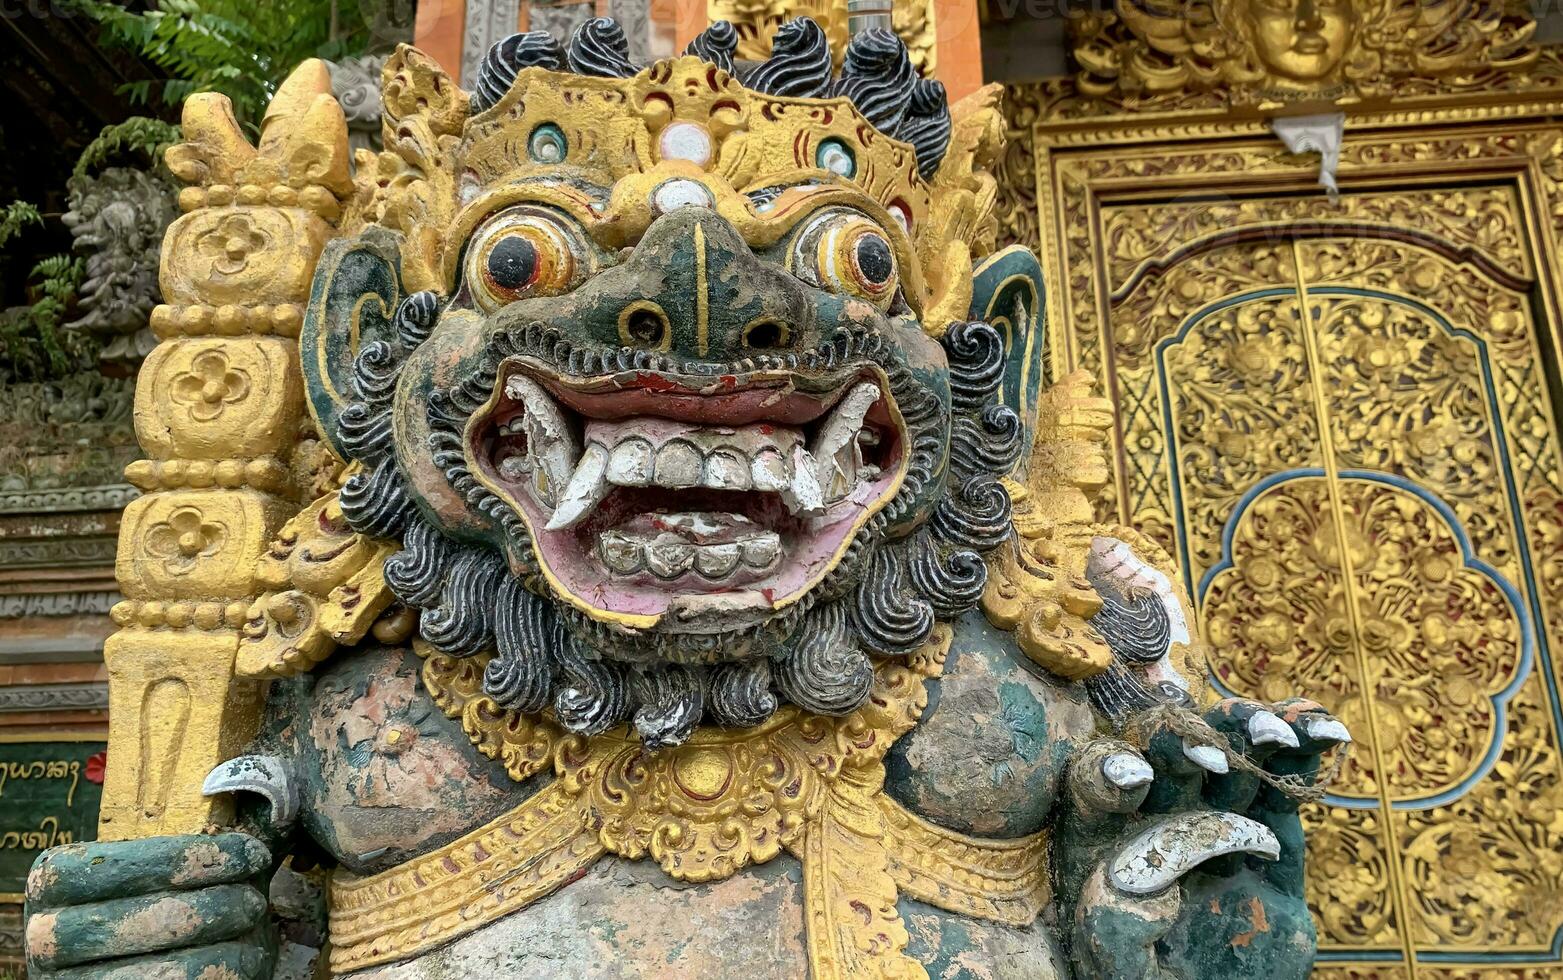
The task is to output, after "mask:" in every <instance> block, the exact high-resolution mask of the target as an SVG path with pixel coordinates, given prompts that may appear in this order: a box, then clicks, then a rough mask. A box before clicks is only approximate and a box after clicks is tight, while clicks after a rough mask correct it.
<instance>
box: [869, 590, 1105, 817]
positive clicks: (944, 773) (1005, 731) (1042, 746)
mask: <svg viewBox="0 0 1563 980" xmlns="http://www.w3.org/2000/svg"><path fill="white" fill-rule="evenodd" d="M1093 727H1094V721H1093V716H1092V711H1091V705H1090V701H1089V699H1088V698H1087V696H1086V693H1085V689H1084V687H1083V686H1082V685H1080V684H1078V683H1071V682H1068V681H1065V680H1062V679H1060V678H1057V677H1054V676H1052V675H1050V674H1048V673H1047V672H1046V671H1045V670H1042V669H1041V668H1039V667H1038V666H1037V665H1036V664H1034V663H1032V662H1031V661H1030V660H1029V659H1028V658H1027V657H1026V656H1024V655H1023V654H1022V653H1021V652H1020V650H1019V649H1018V648H1017V647H1016V645H1015V640H1014V638H1013V636H1012V635H1011V634H1010V633H1008V632H1006V631H1004V630H1000V629H997V628H995V627H994V626H993V625H991V624H990V623H989V622H988V620H987V619H986V618H985V617H984V616H983V615H982V613H980V612H974V613H971V614H968V615H967V616H964V617H962V618H961V619H959V620H958V621H956V623H955V624H954V638H953V640H952V642H951V644H950V651H949V654H948V655H947V657H946V659H945V665H944V670H943V672H942V674H941V675H940V676H939V677H938V678H936V679H933V680H930V681H929V682H928V706H927V708H926V709H924V712H923V717H922V720H921V721H920V722H919V724H918V725H917V727H916V728H914V729H913V730H912V731H911V732H909V733H907V734H906V735H905V736H904V737H902V738H901V740H900V741H899V742H897V743H896V745H895V746H894V747H893V748H892V749H891V750H890V753H889V755H888V756H887V757H886V759H885V763H886V780H885V788H886V791H887V792H889V793H890V794H891V795H892V796H894V797H895V798H896V799H897V800H899V801H900V802H901V803H902V804H903V805H904V806H906V807H907V808H908V809H910V810H912V811H913V812H916V813H918V814H921V815H922V816H924V817H927V818H928V819H929V820H932V821H933V822H935V823H937V824H940V825H941V826H944V827H947V828H949V829H951V830H956V831H960V832H962V833H966V834H971V835H973V836H977V837H997V838H1008V837H1019V836H1023V835H1026V834H1030V833H1034V832H1036V831H1038V830H1040V829H1041V828H1042V827H1043V826H1044V825H1045V824H1046V822H1047V818H1048V814H1049V811H1051V809H1052V807H1053V804H1054V801H1055V800H1056V798H1057V794H1058V791H1059V786H1060V780H1061V777H1062V775H1063V772H1064V769H1065V767H1066V766H1067V764H1068V760H1069V755H1070V753H1071V752H1072V751H1073V749H1074V746H1075V745H1076V744H1078V742H1079V740H1080V739H1082V738H1083V737H1085V736H1088V735H1090V733H1091V731H1092V729H1093Z"/></svg>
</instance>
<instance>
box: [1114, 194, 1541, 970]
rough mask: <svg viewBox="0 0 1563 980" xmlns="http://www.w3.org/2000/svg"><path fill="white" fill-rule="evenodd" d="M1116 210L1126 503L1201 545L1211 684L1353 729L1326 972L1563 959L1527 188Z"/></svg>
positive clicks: (1317, 866) (1188, 565)
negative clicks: (1321, 711)
mask: <svg viewBox="0 0 1563 980" xmlns="http://www.w3.org/2000/svg"><path fill="white" fill-rule="evenodd" d="M1100 214H1101V222H1102V223H1101V231H1100V239H1099V241H1100V244H1101V252H1100V253H1099V254H1100V255H1101V256H1102V258H1101V260H1100V268H1102V269H1103V271H1104V272H1105V275H1104V277H1103V278H1104V279H1105V282H1104V283H1103V286H1104V292H1105V294H1106V295H1105V296H1104V297H1103V299H1104V300H1105V302H1104V304H1103V306H1105V309H1106V311H1107V320H1108V323H1107V326H1108V330H1107V331H1104V335H1105V338H1108V339H1107V340H1106V349H1105V351H1104V353H1105V354H1106V356H1105V357H1104V358H1103V360H1104V361H1105V362H1106V363H1105V364H1104V367H1105V368H1106V371H1107V374H1108V376H1109V378H1110V381H1111V384H1112V387H1113V389H1114V396H1115V398H1116V399H1117V402H1118V404H1119V408H1120V432H1119V439H1120V444H1119V451H1120V457H1119V459H1120V466H1119V483H1118V486H1117V493H1116V495H1117V498H1118V500H1117V506H1118V508H1119V510H1120V513H1121V514H1122V515H1123V516H1125V517H1127V518H1128V519H1129V520H1130V521H1132V522H1134V523H1135V524H1137V525H1139V526H1140V527H1142V528H1145V529H1146V530H1147V531H1148V532H1150V533H1152V534H1154V535H1155V536H1156V537H1157V538H1158V539H1159V540H1160V541H1161V542H1162V543H1163V544H1164V545H1165V546H1166V547H1167V549H1168V551H1169V553H1170V554H1172V555H1173V556H1174V557H1175V559H1176V560H1177V561H1178V562H1179V563H1180V564H1181V566H1182V568H1183V571H1184V575H1185V578H1186V581H1187V582H1188V583H1189V584H1190V587H1191V589H1192V591H1193V594H1194V599H1195V602H1196V604H1197V605H1198V606H1199V608H1200V611H1201V619H1202V623H1203V627H1204V630H1205V632H1206V636H1207V639H1208V641H1209V646H1210V650H1211V654H1212V664H1211V666H1212V669H1213V671H1214V673H1215V676H1216V679H1217V683H1218V684H1219V685H1220V686H1222V687H1224V688H1225V689H1226V690H1227V691H1228V692H1230V693H1233V694H1241V695H1245V696H1252V697H1259V698H1263V699H1266V700H1271V699H1275V698H1279V697H1284V696H1287V695H1288V694H1290V693H1292V692H1295V691H1306V692H1308V693H1310V694H1311V695H1313V696H1316V697H1318V698H1319V699H1320V700H1321V701H1323V702H1325V703H1326V705H1327V706H1328V707H1329V708H1330V709H1331V710H1332V711H1334V712H1336V713H1337V714H1339V715H1340V716H1341V717H1342V718H1343V719H1345V720H1346V721H1347V722H1348V724H1350V726H1351V728H1352V731H1353V732H1354V734H1355V735H1356V737H1357V743H1356V745H1355V747H1354V752H1353V754H1352V757H1351V761H1350V764H1349V765H1348V767H1347V768H1346V770H1345V772H1344V773H1343V775H1342V777H1341V779H1340V780H1339V781H1338V782H1337V783H1336V784H1335V785H1334V786H1333V787H1332V788H1331V797H1330V799H1329V805H1328V806H1326V807H1316V808H1311V812H1310V816H1309V818H1308V819H1309V823H1310V824H1311V826H1310V828H1309V830H1310V834H1311V836H1310V845H1309V850H1310V858H1309V875H1310V878H1309V889H1310V898H1312V899H1313V904H1314V907H1315V910H1316V912H1319V911H1322V915H1321V917H1320V919H1319V927H1320V940H1321V953H1322V956H1321V959H1322V961H1323V962H1322V964H1321V971H1320V972H1321V975H1329V976H1341V977H1345V976H1356V977H1432V976H1445V977H1453V976H1467V975H1471V974H1470V973H1469V972H1468V969H1469V968H1470V967H1474V966H1476V964H1478V963H1481V964H1487V963H1492V964H1494V965H1498V964H1502V963H1505V962H1526V961H1529V962H1532V963H1535V962H1540V961H1547V960H1549V959H1550V960H1553V961H1555V960H1556V958H1557V954H1558V950H1557V949H1556V944H1557V942H1558V938H1559V937H1560V936H1563V931H1560V927H1563V761H1560V756H1559V751H1558V745H1559V739H1558V733H1559V731H1560V729H1563V718H1560V713H1559V699H1558V691H1557V674H1556V672H1555V671H1554V670H1553V667H1552V662H1551V661H1552V652H1551V648H1550V646H1549V643H1548V639H1549V634H1550V635H1551V637H1553V638H1556V637H1558V636H1559V628H1558V620H1557V619H1556V618H1555V617H1556V616H1557V613H1556V612H1555V611H1552V610H1550V609H1549V608H1547V606H1548V603H1549V602H1554V601H1556V598H1557V597H1558V594H1559V592H1560V588H1563V503H1560V501H1563V495H1560V487H1559V463H1558V458H1557V422H1556V418H1557V416H1556V414H1555V411H1554V406H1553V403H1552V399H1553V398H1554V397H1555V396H1556V390H1557V389H1556V378H1555V375H1554V376H1552V377H1550V378H1549V375H1548V370H1549V369H1547V368H1545V367H1544V365H1546V364H1548V363H1549V362H1550V363H1554V364H1555V360H1554V359H1552V356H1551V354H1550V352H1549V351H1548V350H1547V349H1546V348H1547V346H1548V345H1547V342H1546V340H1545V338H1546V337H1547V336H1548V334H1547V333H1546V331H1545V325H1546V316H1547V314H1546V312H1545V304H1544V302H1543V300H1542V299H1541V298H1540V297H1541V296H1542V291H1541V290H1540V289H1539V288H1538V287H1537V285H1536V281H1537V273H1536V265H1537V260H1536V259H1535V257H1534V256H1533V255H1531V254H1530V252H1529V251H1528V250H1527V246H1526V244H1525V241H1526V239H1525V234H1526V232H1525V227H1524V222H1523V219H1522V212H1521V206H1520V201H1519V197H1518V195H1516V194H1515V192H1514V190H1513V188H1512V187H1511V186H1502V185H1495V186H1486V187H1483V186H1471V187H1456V188H1448V187H1445V188H1436V189H1433V188H1429V189H1421V190H1410V191H1376V192H1363V193H1358V194H1348V195H1346V196H1345V197H1344V198H1343V199H1342V202H1341V205H1340V207H1339V208H1338V209H1331V208H1327V207H1326V206H1323V202H1321V201H1319V199H1318V198H1317V197H1312V198H1301V197H1299V198H1291V197H1282V196H1275V197H1269V198H1253V199H1248V200H1241V201H1233V200H1217V201H1212V200H1208V199H1205V200H1196V199H1183V200H1168V201H1162V202H1146V201H1135V202H1132V203H1125V204H1123V205H1121V206H1120V205H1114V204H1104V206H1103V207H1102V208H1101V211H1100ZM1321 216H1322V217H1323V218H1324V220H1319V219H1320V217H1321ZM1538 327H1540V328H1541V329H1538ZM1326 896H1328V897H1327V898H1326ZM1446 964H1448V965H1446ZM1453 964H1463V965H1462V966H1460V967H1455V966H1454V965H1453ZM1481 975H1482V976H1489V975H1493V976H1497V975H1499V974H1487V973H1482V974H1481ZM1502 975H1505V976H1514V977H1520V976H1525V977H1530V976H1536V977H1540V976H1555V975H1557V974H1553V973H1529V972H1525V971H1524V970H1522V969H1520V968H1518V967H1516V968H1515V972H1513V973H1504V974H1502Z"/></svg>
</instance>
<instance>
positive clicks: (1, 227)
mask: <svg viewBox="0 0 1563 980" xmlns="http://www.w3.org/2000/svg"><path fill="white" fill-rule="evenodd" d="M41 224H43V215H41V214H39V213H38V209H37V208H35V207H33V206H32V205H31V204H28V203H27V202H26V201H12V202H11V203H10V204H9V205H8V206H7V207H6V209H5V210H4V211H0V245H4V244H5V243H6V242H8V241H10V240H11V239H12V238H15V237H16V236H17V235H20V234H21V233H22V229H24V228H26V227H27V226H28V225H41Z"/></svg>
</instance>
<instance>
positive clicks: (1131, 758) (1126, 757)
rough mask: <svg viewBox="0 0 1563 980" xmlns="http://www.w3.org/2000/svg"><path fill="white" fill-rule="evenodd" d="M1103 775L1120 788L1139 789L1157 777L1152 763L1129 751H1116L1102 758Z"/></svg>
mask: <svg viewBox="0 0 1563 980" xmlns="http://www.w3.org/2000/svg"><path fill="white" fill-rule="evenodd" d="M1102 775H1103V776H1104V777H1106V779H1107V781H1108V782H1109V783H1112V784H1113V785H1114V786H1116V787H1118V788H1119V789H1125V790H1128V789H1138V788H1139V787H1141V786H1148V785H1150V782H1151V780H1152V779H1155V778H1156V770H1154V769H1152V768H1151V765H1150V763H1148V762H1146V761H1145V760H1144V759H1142V758H1140V757H1139V756H1138V755H1134V754H1132V753H1129V752H1115V753H1113V754H1112V755H1110V756H1108V757H1107V758H1106V759H1104V760H1102Z"/></svg>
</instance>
